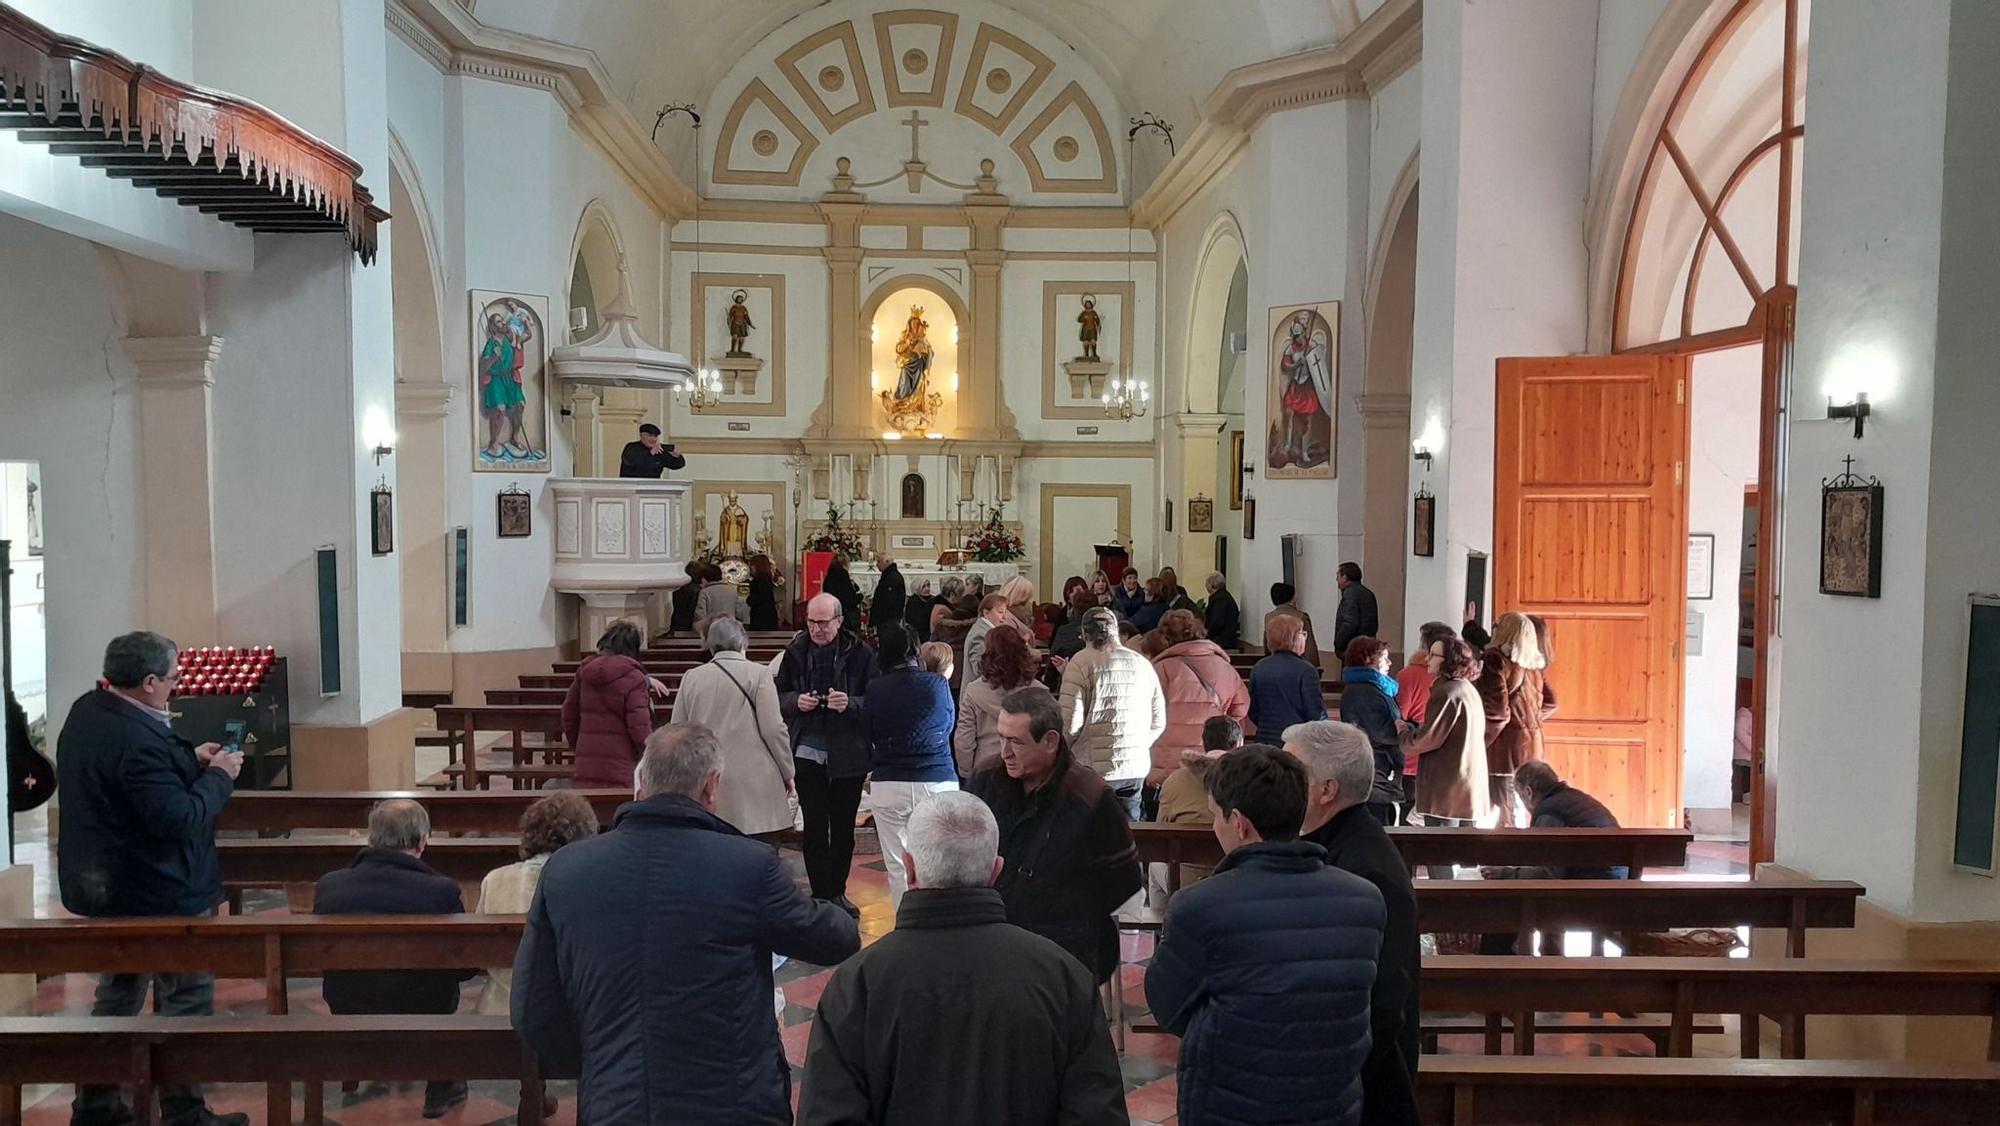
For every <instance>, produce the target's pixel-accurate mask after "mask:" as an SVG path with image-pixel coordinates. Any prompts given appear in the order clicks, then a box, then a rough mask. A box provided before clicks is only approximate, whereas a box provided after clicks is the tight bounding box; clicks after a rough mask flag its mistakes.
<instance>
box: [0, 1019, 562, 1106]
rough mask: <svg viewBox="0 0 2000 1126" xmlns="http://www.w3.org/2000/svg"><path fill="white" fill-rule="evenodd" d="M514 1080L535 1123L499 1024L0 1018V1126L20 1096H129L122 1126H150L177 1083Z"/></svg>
mask: <svg viewBox="0 0 2000 1126" xmlns="http://www.w3.org/2000/svg"><path fill="white" fill-rule="evenodd" d="M441 1075H445V1076H451V1077H453V1078H460V1079H517V1080H519V1081H520V1082H521V1087H522V1092H523V1097H522V1099H521V1107H520V1117H519V1122H520V1123H521V1124H522V1126H540V1124H541V1122H542V1120H543V1119H542V1099H541V1086H542V1083H541V1076H540V1073H539V1071H538V1070H537V1067H536V1064H535V1060H534V1058H533V1056H532V1055H531V1054H530V1053H528V1052H527V1051H526V1050H525V1049H524V1048H523V1047H522V1045H521V1041H520V1038H519V1037H518V1036H517V1035H515V1033H514V1030H513V1028H512V1027H511V1026H510V1025H509V1024H508V1021H507V1018H506V1017H479V1016H463V1017H408V1016H366V1017H361V1016H349V1017H334V1016H299V1017H286V1016H265V1017H152V1016H145V1017H5V1018H0V1126H13V1124H15V1123H19V1122H20V1121H21V1088H23V1087H25V1086H27V1085H29V1084H33V1083H105V1084H118V1085H121V1086H127V1087H132V1088H135V1089H136V1090H135V1092H134V1098H133V1114H134V1121H135V1123H137V1124H140V1126H151V1124H152V1123H154V1122H157V1121H158V1118H157V1114H156V1112H155V1110H154V1109H153V1106H152V1098H151V1093H152V1090H153V1089H154V1088H156V1087H160V1086H164V1085H167V1084H185V1083H268V1084H271V1089H272V1090H273V1091H276V1090H278V1089H280V1088H282V1089H283V1090H284V1091H285V1093H286V1096H287V1097H286V1099H285V1106H284V1107H283V1108H282V1114H283V1115H284V1116H283V1117H282V1118H280V1117H278V1114H279V1113H280V1108H278V1107H276V1106H273V1108H272V1112H273V1114H272V1120H273V1121H280V1122H290V1121H291V1117H290V1097H289V1096H290V1093H291V1084H292V1082H293V1081H295V1080H303V1081H305V1082H306V1083H307V1084H308V1085H312V1084H318V1083H324V1082H328V1081H339V1080H346V1079H378V1080H388V1081H398V1080H416V1079H435V1078H437V1077H438V1076H441Z"/></svg>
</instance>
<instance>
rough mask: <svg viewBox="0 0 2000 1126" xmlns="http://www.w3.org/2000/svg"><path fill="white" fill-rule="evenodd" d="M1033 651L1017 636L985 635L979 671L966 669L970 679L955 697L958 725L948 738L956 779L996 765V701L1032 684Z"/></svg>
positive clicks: (1009, 632)
mask: <svg viewBox="0 0 2000 1126" xmlns="http://www.w3.org/2000/svg"><path fill="white" fill-rule="evenodd" d="M1036 664H1037V662H1036V661H1035V651H1034V650H1033V649H1030V648H1029V647H1028V643H1027V642H1026V641H1023V640H1021V635H1020V633H1019V632H1017V631H1015V630H1011V629H996V630H994V631H993V632H991V633H989V634H987V635H986V646H985V648H983V649H981V650H980V652H979V667H978V668H976V669H967V670H966V675H967V676H968V677H971V678H972V679H970V680H968V681H967V682H966V685H965V691H964V692H962V693H960V694H959V697H958V725H957V726H956V727H955V728H954V729H953V731H952V735H951V749H952V757H953V758H954V759H956V760H957V761H958V776H959V777H960V778H970V777H972V776H973V775H974V774H977V773H979V772H980V771H982V770H985V769H986V768H987V767H990V766H997V765H999V763H1000V701H1001V700H1003V699H1005V698H1006V697H1007V693H1009V692H1012V691H1013V690H1014V689H1016V688H1020V687H1023V686H1025V685H1028V684H1033V683H1034V681H1035V669H1036Z"/></svg>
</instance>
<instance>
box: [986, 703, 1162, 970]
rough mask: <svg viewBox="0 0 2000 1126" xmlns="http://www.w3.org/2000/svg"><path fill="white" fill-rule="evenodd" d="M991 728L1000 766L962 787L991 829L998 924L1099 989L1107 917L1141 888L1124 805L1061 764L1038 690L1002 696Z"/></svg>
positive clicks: (1053, 712) (1111, 948)
mask: <svg viewBox="0 0 2000 1126" xmlns="http://www.w3.org/2000/svg"><path fill="white" fill-rule="evenodd" d="M998 726H999V729H1000V765H999V766H994V767H989V768H988V769H986V770H984V771H981V772H980V773H979V774H976V775H974V776H973V777H972V779H971V781H970V783H969V784H968V787H967V788H968V789H969V790H971V792H972V793H974V794H975V795H977V796H978V797H979V798H980V799H981V800H982V801H984V802H985V803H986V804H987V806H988V807H989V808H990V809H992V810H993V816H994V819H995V820H997V821H998V822H999V824H1000V856H1001V859H1003V860H1005V861H1006V862H1007V866H1006V868H1004V869H1003V870H1002V871H1001V873H1000V879H999V882H998V884H997V887H998V889H999V891H1000V898H1001V899H1002V900H1004V901H1005V902H1006V904H1007V921H1008V922H1010V923H1013V924H1015V925H1016V926H1020V927H1024V928H1026V929H1028V930H1030V931H1033V932H1034V933H1036V934H1038V935H1041V936H1042V937H1043V938H1047V939H1049V940H1051V941H1053V942H1054V943H1055V944H1056V945H1058V946H1060V947H1062V948H1063V949H1064V950H1067V951H1069V952H1070V953H1071V954H1073V955H1075V957H1076V960H1077V961H1079V962H1082V963H1083V964H1084V967H1085V968H1086V969H1088V970H1090V973H1091V978H1092V980H1093V981H1095V982H1097V983H1098V984H1099V985H1102V984H1104V983H1105V982H1107V981H1110V980H1111V975H1112V974H1113V973H1114V972H1116V971H1117V969H1118V927H1117V924H1116V923H1115V922H1113V921H1112V917H1111V915H1112V912H1114V911H1116V910H1117V909H1118V906H1119V905H1120V904H1122V903H1124V902H1125V901H1126V900H1128V899H1130V898H1132V895H1133V893H1134V892H1137V891H1138V890H1139V888H1140V887H1141V886H1143V885H1144V883H1145V877H1144V874H1143V873H1142V871H1141V869H1140V866H1139V853H1138V850H1137V848H1135V847H1134V846H1133V844H1132V825H1131V823H1130V822H1129V821H1127V820H1126V819H1125V802H1124V799H1123V798H1120V797H1119V796H1118V795H1117V794H1116V793H1114V792H1113V791H1112V789H1111V787H1110V786H1109V785H1108V784H1106V783H1105V781H1104V776H1103V775H1101V774H1099V773H1098V772H1097V771H1095V770H1093V769H1091V767H1090V766H1089V765H1088V764H1086V763H1080V762H1077V761H1076V759H1075V758H1073V757H1072V756H1071V755H1070V752H1069V746H1068V745H1067V744H1066V743H1065V742H1064V740H1063V734H1062V732H1063V721H1062V709H1061V708H1060V707H1058V706H1057V704H1056V698H1055V697H1054V696H1052V695H1050V694H1049V690H1048V689H1046V688H1043V687H1042V686H1041V685H1039V684H1031V685H1028V686H1027V687H1024V688H1017V689H1015V690H1014V691H1012V692H1010V693H1008V694H1007V696H1006V697H1005V698H1003V699H1002V700H1001V701H1000V716H999V721H998Z"/></svg>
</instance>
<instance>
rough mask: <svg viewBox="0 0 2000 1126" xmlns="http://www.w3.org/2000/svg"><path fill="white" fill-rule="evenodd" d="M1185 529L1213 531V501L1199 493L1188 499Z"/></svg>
mask: <svg viewBox="0 0 2000 1126" xmlns="http://www.w3.org/2000/svg"><path fill="white" fill-rule="evenodd" d="M1187 530H1188V531H1190V532H1213V531H1215V502H1214V501H1212V500H1210V499H1208V498H1207V497H1206V496H1203V495H1202V494H1200V493H1196V494H1195V496H1194V499H1193V500H1191V501H1188V526H1187Z"/></svg>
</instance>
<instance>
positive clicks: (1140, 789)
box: [1106, 778, 1146, 821]
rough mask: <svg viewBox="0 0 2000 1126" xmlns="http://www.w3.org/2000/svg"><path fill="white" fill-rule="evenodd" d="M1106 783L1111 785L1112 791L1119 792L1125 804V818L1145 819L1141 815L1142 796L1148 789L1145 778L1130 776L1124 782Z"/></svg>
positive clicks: (1121, 800) (1120, 800)
mask: <svg viewBox="0 0 2000 1126" xmlns="http://www.w3.org/2000/svg"><path fill="white" fill-rule="evenodd" d="M1106 785H1108V786H1110V787H1111V792H1112V793H1114V794H1117V795H1118V800H1119V802H1121V803H1122V804H1123V805H1124V806H1125V820H1127V821H1139V820H1143V818H1142V817H1141V816H1140V813H1141V810H1140V804H1141V802H1140V796H1141V795H1142V794H1143V793H1145V790H1146V780H1145V779H1144V778H1130V779H1127V780H1125V781H1123V782H1109V783H1106Z"/></svg>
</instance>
